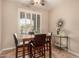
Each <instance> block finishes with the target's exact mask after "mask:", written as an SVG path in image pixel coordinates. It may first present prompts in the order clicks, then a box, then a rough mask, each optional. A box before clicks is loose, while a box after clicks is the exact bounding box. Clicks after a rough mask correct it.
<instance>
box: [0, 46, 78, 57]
mask: <svg viewBox="0 0 79 59" xmlns="http://www.w3.org/2000/svg"><path fill="white" fill-rule="evenodd" d="M46 55H48V53H46ZM26 57H28V56H26ZM0 58H15V50H10V51H5V52H3V53H1V54H0ZM47 58H48V57H47ZM52 58H78V57H77V56H75V55H73V54H71V53H69V52H67V51H65V50H61V49H59V48H57V47H52Z"/></svg>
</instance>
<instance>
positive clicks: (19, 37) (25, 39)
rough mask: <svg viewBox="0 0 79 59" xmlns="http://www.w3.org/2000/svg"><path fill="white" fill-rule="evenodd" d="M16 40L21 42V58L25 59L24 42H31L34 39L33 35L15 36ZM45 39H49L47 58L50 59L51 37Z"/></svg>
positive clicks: (47, 36)
mask: <svg viewBox="0 0 79 59" xmlns="http://www.w3.org/2000/svg"><path fill="white" fill-rule="evenodd" d="M17 38H18V39H19V40H21V41H22V42H23V58H25V47H26V46H25V42H26V41H27V42H30V41H31V40H33V39H34V35H27V34H25V35H24V34H23V35H17ZM46 38H47V39H49V49H50V50H49V58H51V55H52V53H51V36H50V35H46Z"/></svg>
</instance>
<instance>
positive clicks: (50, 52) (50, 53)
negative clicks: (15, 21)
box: [49, 39, 52, 58]
mask: <svg viewBox="0 0 79 59" xmlns="http://www.w3.org/2000/svg"><path fill="white" fill-rule="evenodd" d="M51 55H52V51H51V39H50V42H49V58H51V57H52V56H51Z"/></svg>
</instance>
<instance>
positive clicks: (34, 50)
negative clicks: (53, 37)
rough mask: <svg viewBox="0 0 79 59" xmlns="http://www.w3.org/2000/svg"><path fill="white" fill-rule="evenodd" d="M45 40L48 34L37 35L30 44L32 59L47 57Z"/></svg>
mask: <svg viewBox="0 0 79 59" xmlns="http://www.w3.org/2000/svg"><path fill="white" fill-rule="evenodd" d="M45 39H46V34H38V35H35V38H34V40H32V41H31V42H30V43H29V52H30V58H38V57H45Z"/></svg>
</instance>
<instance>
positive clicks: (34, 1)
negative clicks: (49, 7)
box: [31, 0, 46, 6]
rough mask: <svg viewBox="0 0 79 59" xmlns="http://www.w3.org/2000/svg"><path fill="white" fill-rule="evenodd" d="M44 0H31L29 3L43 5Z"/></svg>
mask: <svg viewBox="0 0 79 59" xmlns="http://www.w3.org/2000/svg"><path fill="white" fill-rule="evenodd" d="M45 2H46V1H45V0H31V5H35V6H36V5H39V6H45Z"/></svg>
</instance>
